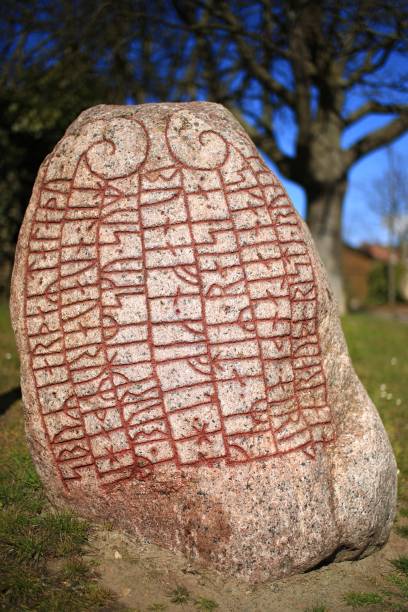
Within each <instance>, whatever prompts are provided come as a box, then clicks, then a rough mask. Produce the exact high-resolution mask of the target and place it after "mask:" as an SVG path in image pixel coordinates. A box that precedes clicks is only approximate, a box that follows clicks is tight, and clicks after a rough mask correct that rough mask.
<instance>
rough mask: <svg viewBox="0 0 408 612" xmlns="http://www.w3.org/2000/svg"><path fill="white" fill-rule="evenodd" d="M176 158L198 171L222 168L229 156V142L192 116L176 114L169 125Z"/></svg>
mask: <svg viewBox="0 0 408 612" xmlns="http://www.w3.org/2000/svg"><path fill="white" fill-rule="evenodd" d="M167 141H168V145H169V148H170V151H171V153H172V155H173V156H174V157H175V158H176V159H177V160H178V161H179V162H181V163H182V164H183V165H185V166H187V167H189V168H195V169H197V170H215V169H216V168H220V167H221V166H222V165H223V164H224V162H225V160H226V157H227V144H226V142H225V140H224V139H223V138H222V136H220V135H219V134H217V133H216V132H214V131H213V130H211V129H208V125H207V124H206V123H205V122H204V121H202V120H200V119H199V118H197V117H196V116H195V115H193V114H192V113H188V112H185V111H182V112H179V113H174V114H173V115H172V116H171V118H170V121H169V123H168V126H167Z"/></svg>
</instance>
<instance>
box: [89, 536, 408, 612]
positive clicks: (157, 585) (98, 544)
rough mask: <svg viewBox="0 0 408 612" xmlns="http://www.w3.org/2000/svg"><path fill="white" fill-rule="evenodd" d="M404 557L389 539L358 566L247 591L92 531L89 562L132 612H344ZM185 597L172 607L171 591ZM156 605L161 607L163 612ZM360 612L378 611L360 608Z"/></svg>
mask: <svg viewBox="0 0 408 612" xmlns="http://www.w3.org/2000/svg"><path fill="white" fill-rule="evenodd" d="M407 554H408V541H407V540H406V539H403V538H401V537H399V536H398V535H397V534H396V533H395V532H393V533H392V534H391V537H390V540H389V542H388V543H387V544H386V546H384V547H383V548H382V549H380V550H378V551H376V552H375V553H374V554H372V555H370V556H369V557H366V558H364V559H361V560H359V561H352V562H349V561H345V562H342V563H332V564H330V565H326V566H323V567H321V568H320V569H316V570H314V571H311V572H308V573H306V574H302V575H298V576H292V577H290V578H285V579H283V580H278V581H274V582H269V583H264V584H260V585H257V586H255V587H254V586H250V585H248V583H245V582H242V581H238V580H236V579H234V578H226V577H225V576H222V575H220V574H218V573H215V572H210V571H208V570H203V569H202V568H200V567H199V566H197V565H195V564H194V563H191V562H189V561H188V560H187V559H186V558H185V557H183V556H182V555H181V554H178V553H172V552H169V551H166V550H163V549H161V548H159V547H157V546H153V545H150V544H144V543H141V542H138V541H136V540H134V539H130V538H129V537H128V536H127V535H125V534H123V533H121V532H119V531H114V530H107V529H102V528H97V529H96V530H95V531H94V532H93V534H92V537H91V552H90V554H89V556H90V557H91V558H92V559H93V560H95V561H96V562H97V563H98V572H99V574H100V576H101V580H102V582H103V585H104V586H105V587H107V588H109V589H110V590H112V591H114V592H115V593H116V595H117V597H118V603H119V604H122V605H124V606H125V607H126V608H127V609H129V608H130V609H131V610H132V611H134V612H145V611H147V610H166V612H181V611H183V612H189V611H191V612H193V611H197V610H200V609H202V610H203V609H211V608H210V607H208V608H204V607H201V608H200V607H197V605H196V603H195V601H196V600H197V599H199V598H206V599H209V600H212V601H213V602H216V603H217V604H218V607H217V608H216V609H217V612H218V611H219V612H278V611H279V612H292V611H293V612H296V611H302V612H303V611H305V610H312V609H313V608H314V607H315V606H318V605H320V606H324V609H325V611H330V612H332V611H336V612H343V611H344V612H346V611H347V612H350V611H351V609H352V608H350V606H348V605H346V603H345V601H344V596H345V595H346V594H347V593H350V592H353V591H358V592H361V591H364V592H367V591H369V592H372V591H374V592H375V591H377V590H378V589H379V588H381V587H384V578H385V576H386V575H387V574H389V573H390V571H392V566H391V565H390V561H391V560H392V559H395V558H397V557H398V556H400V555H407ZM180 586H182V587H184V588H185V589H187V590H188V591H189V593H190V598H189V601H188V602H187V603H184V604H180V603H172V602H171V593H172V592H173V591H174V590H175V589H176V588H177V587H180ZM157 604H162V605H163V607H160V606H158V605H157ZM364 610H368V611H370V610H372V611H374V610H376V611H378V610H384V607H383V606H378V605H375V606H368V607H367V606H365V607H364Z"/></svg>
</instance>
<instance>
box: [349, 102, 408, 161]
mask: <svg viewBox="0 0 408 612" xmlns="http://www.w3.org/2000/svg"><path fill="white" fill-rule="evenodd" d="M407 129H408V112H405V113H404V114H402V115H401V116H400V117H397V118H396V119H394V121H391V123H388V124H387V125H385V126H384V127H382V128H379V129H378V130H375V132H371V133H370V134H368V135H367V136H364V138H360V140H357V142H356V143H355V144H354V145H353V146H352V147H350V148H349V149H347V150H346V151H345V153H346V163H347V167H348V168H349V167H350V166H351V165H352V164H353V163H354V162H355V161H357V160H358V159H360V158H361V157H363V156H364V155H367V153H371V151H374V150H375V149H378V148H379V147H382V146H384V145H386V144H389V143H390V142H392V141H393V140H395V139H396V138H398V136H401V135H402V134H403V133H404V132H405V131H406V130H407Z"/></svg>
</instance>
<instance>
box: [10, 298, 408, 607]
mask: <svg viewBox="0 0 408 612" xmlns="http://www.w3.org/2000/svg"><path fill="white" fill-rule="evenodd" d="M343 325H344V330H345V334H346V337H347V341H348V344H349V348H350V353H351V356H352V359H353V362H354V365H355V368H356V370H357V372H358V374H359V376H360V378H361V380H362V382H363V383H364V385H365V386H366V388H367V390H368V392H369V394H370V396H371V397H372V399H373V401H374V403H375V404H376V406H377V408H378V409H379V411H380V414H381V416H382V418H383V421H384V424H385V427H386V429H387V431H388V434H389V436H390V439H391V442H392V445H393V448H394V451H395V454H396V457H397V462H398V467H399V470H400V483H399V518H398V520H397V524H396V529H397V530H398V531H399V533H400V535H402V536H404V537H408V527H407V523H408V486H407V484H408V453H407V446H408V423H407V410H408V408H407V402H408V359H407V346H408V325H404V324H403V323H398V322H395V321H387V320H382V319H378V318H373V317H371V316H369V315H353V316H348V317H346V318H345V319H344V321H343ZM0 372H1V377H0V610H7V611H11V610H13V611H14V610H40V611H44V612H45V611H47V612H64V611H66V612H72V611H73V610H75V611H78V612H81V611H86V610H105V611H106V610H123V609H124V608H123V607H121V606H120V605H119V604H118V603H117V602H116V601H115V598H114V596H113V594H112V593H110V592H109V591H107V590H106V589H105V588H104V587H103V586H102V585H101V583H100V581H98V575H97V567H94V566H92V565H90V563H89V562H88V561H85V558H84V553H85V552H86V547H87V542H88V534H89V530H90V526H89V525H88V524H87V523H86V522H85V521H82V520H80V519H78V518H76V517H74V516H72V515H70V514H55V513H53V512H52V510H51V509H50V508H49V507H48V505H47V501H46V499H45V496H44V492H43V489H42V486H41V483H40V482H39V479H38V477H37V475H36V472H35V470H34V468H33V465H32V463H31V460H30V457H29V453H28V450H27V447H26V444H25V441H24V432H23V423H22V405H21V401H20V399H19V398H20V396H19V374H18V359H17V354H16V349H15V345H14V338H13V334H12V331H11V328H10V321H9V316H8V309H7V305H6V304H5V303H0ZM393 563H394V572H393V573H391V574H390V576H389V577H388V578H387V580H386V581H385V582H384V588H383V589H379V590H377V592H375V593H359V592H353V593H345V599H344V601H345V605H347V606H349V607H350V609H352V608H358V607H365V608H366V609H367V606H375V607H370V609H379V610H388V609H390V610H391V609H394V610H408V557H405V556H403V557H400V558H399V559H396V560H394V562H393ZM172 601H173V600H172ZM181 603H182V602H181ZM162 609H164V608H162ZM315 609H316V610H318V609H321V610H323V609H326V608H324V607H321V608H319V607H317V608H315Z"/></svg>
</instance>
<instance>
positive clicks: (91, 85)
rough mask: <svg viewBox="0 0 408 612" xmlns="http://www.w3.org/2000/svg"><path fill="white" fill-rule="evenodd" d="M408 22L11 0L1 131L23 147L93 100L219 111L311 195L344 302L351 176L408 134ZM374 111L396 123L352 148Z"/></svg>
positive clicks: (288, 2) (297, 4)
mask: <svg viewBox="0 0 408 612" xmlns="http://www.w3.org/2000/svg"><path fill="white" fill-rule="evenodd" d="M407 21H408V18H407V8H406V2H405V0H343V1H342V2H339V0H320V1H316V0H121V2H117V1H115V0H104V1H103V2H100V1H98V0H84V1H83V2H82V1H81V2H79V1H78V0H33V1H32V2H29V3H27V2H25V1H24V0H5V1H4V7H3V6H2V15H1V16H0V52H1V54H2V57H3V58H4V61H3V63H2V67H1V69H0V84H1V85H2V87H1V94H0V101H1V100H2V99H3V98H5V106H6V111H7V113H8V115H10V116H12V117H11V120H10V121H11V122H13V125H12V129H8V127H7V126H6V128H5V129H6V132H7V135H8V137H9V142H10V143H12V144H13V143H14V140H13V139H14V133H15V130H16V129H18V130H20V133H21V131H22V130H23V131H24V130H26V131H27V132H29V133H30V134H31V133H32V130H33V126H35V125H37V123H38V120H39V122H40V125H41V126H43V127H40V129H39V131H37V132H36V134H35V136H36V138H37V136H38V138H40V137H42V136H41V133H43V132H44V133H45V131H44V130H48V128H49V125H50V123H51V124H52V123H53V122H54V124H55V125H57V123H58V130H59V129H60V128H59V125H60V124H62V123H65V125H66V124H67V123H69V120H70V119H71V116H72V114H73V113H76V112H77V109H78V108H80V107H82V106H86V105H87V104H89V102H90V101H91V100H92V103H95V102H94V101H99V102H111V101H113V102H116V103H125V102H129V101H131V100H132V101H134V102H137V103H142V102H148V101H152V100H190V99H203V98H207V99H210V100H214V101H218V102H221V103H222V104H224V105H225V106H227V107H228V108H229V109H230V110H231V111H232V112H233V113H235V115H236V116H237V118H238V119H239V120H240V121H241V122H242V123H243V124H244V125H245V126H246V127H247V129H248V131H249V132H250V134H251V136H252V138H253V139H254V141H255V143H256V144H257V146H258V147H259V148H260V149H261V150H262V151H263V152H264V153H265V154H266V155H267V156H268V157H269V158H270V159H272V160H273V161H274V162H275V163H276V164H277V166H278V168H279V170H280V171H281V172H282V173H283V174H284V175H285V176H286V177H287V178H288V179H291V180H293V181H295V182H297V183H299V184H300V185H301V186H302V187H303V188H304V190H305V193H306V196H307V221H308V223H309V226H310V229H311V231H312V234H313V236H314V238H315V241H316V243H317V247H318V249H319V251H320V254H321V256H322V259H323V261H324V263H325V264H326V267H327V270H328V272H329V275H330V277H331V282H332V286H333V289H334V291H335V294H336V296H337V299H338V301H339V303H340V306H343V305H344V297H343V289H342V279H341V273H340V247H341V217H342V202H343V198H344V194H345V192H346V190H347V180H348V172H349V170H350V168H351V167H352V165H353V164H354V163H355V162H356V161H358V160H359V159H361V157H363V156H364V155H366V154H368V153H370V152H371V151H374V150H376V149H377V148H378V147H381V146H384V145H386V144H388V143H390V142H391V141H393V140H394V139H395V138H398V137H399V136H400V135H401V134H402V133H403V132H404V131H405V130H406V129H407V127H408V112H407V106H406V105H405V104H404V103H403V102H404V99H405V96H406V93H407V87H406V82H408V80H407V79H406V76H407V75H403V74H398V71H397V70H394V69H393V67H395V66H396V65H397V64H398V62H397V61H396V60H397V59H398V58H400V57H402V55H401V54H406V52H407V46H408V45H407V36H406V34H407ZM405 57H406V56H405ZM16 92H17V100H18V105H17V106H18V108H17V110H16V104H15V103H13V102H9V99H12V98H15V94H16ZM32 92H34V95H33V94H32ZM372 113H376V114H379V115H384V116H385V117H386V118H388V122H387V124H386V125H384V126H383V127H381V128H379V129H377V130H374V131H371V132H370V133H369V134H367V135H366V136H364V137H362V138H359V139H358V140H357V141H356V142H354V144H353V145H352V146H350V147H349V148H343V146H342V139H343V136H344V134H345V132H346V131H347V130H348V129H349V128H351V127H352V126H353V125H355V124H356V123H357V122H359V121H360V120H361V119H364V118H365V117H367V116H369V115H371V114H372ZM3 116H4V115H3ZM10 121H9V120H8V123H10ZM287 123H289V124H291V125H292V126H293V128H294V130H292V131H294V134H295V135H294V138H293V143H292V144H293V146H292V147H291V150H290V151H289V150H288V149H287V147H286V146H284V145H285V140H286V139H285V138H283V139H282V137H281V136H282V134H281V130H282V129H286V128H285V124H287ZM16 126H17V127H16ZM282 126H283V127H282ZM41 130H43V132H41ZM47 133H48V132H47ZM282 143H283V144H282ZM21 150H23V149H22V148H19V152H20V151H21ZM24 150H25V149H24ZM19 154H20V153H19ZM13 163H14V162H10V164H11V166H12V165H13ZM13 167H14V166H13ZM11 169H13V168H11ZM12 174H13V172H11V175H12ZM11 175H10V176H11ZM28 182H29V181H27V183H28ZM0 188H1V183H0ZM8 189H9V188H8V187H7V186H6V188H5V190H6V191H7V190H8ZM16 199H17V196H16ZM18 215H20V209H19V211H18ZM18 215H17V216H18Z"/></svg>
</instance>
